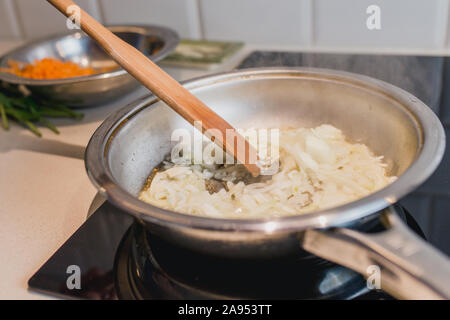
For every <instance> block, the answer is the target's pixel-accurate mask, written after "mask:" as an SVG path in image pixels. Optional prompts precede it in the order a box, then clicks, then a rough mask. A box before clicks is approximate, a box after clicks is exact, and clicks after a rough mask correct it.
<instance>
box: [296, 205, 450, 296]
mask: <svg viewBox="0 0 450 320" xmlns="http://www.w3.org/2000/svg"><path fill="white" fill-rule="evenodd" d="M382 219H385V221H386V222H387V223H388V225H389V229H388V230H386V231H382V232H379V233H361V232H358V231H355V230H350V229H347V228H332V229H327V230H314V229H309V230H307V231H306V232H305V234H304V238H303V243H302V246H303V248H304V249H305V250H307V251H309V252H310V253H312V254H314V255H316V256H319V257H321V258H324V259H327V260H329V261H332V262H334V263H337V264H340V265H343V266H345V267H347V268H350V269H352V270H354V271H356V272H359V273H361V274H362V275H363V276H364V277H366V278H370V279H369V280H370V281H374V280H375V283H373V282H371V284H372V285H374V284H375V287H376V284H377V283H376V279H377V278H376V276H377V275H375V274H374V272H377V271H378V270H379V271H380V273H379V280H380V281H379V284H380V288H381V289H382V290H384V291H385V292H387V293H389V294H390V295H392V296H393V297H395V298H398V299H450V259H449V258H448V257H447V256H445V255H444V254H442V253H441V252H439V251H438V250H436V249H434V248H433V247H432V246H430V245H429V244H427V243H426V242H425V241H424V240H422V239H421V238H420V237H418V236H417V235H416V234H415V233H414V232H412V231H411V230H410V229H409V228H408V227H407V226H406V225H405V224H404V223H403V221H402V220H401V219H400V218H399V217H398V215H397V214H396V212H395V209H394V208H393V207H389V208H387V209H385V210H384V211H383V213H382ZM369 280H368V285H369Z"/></svg>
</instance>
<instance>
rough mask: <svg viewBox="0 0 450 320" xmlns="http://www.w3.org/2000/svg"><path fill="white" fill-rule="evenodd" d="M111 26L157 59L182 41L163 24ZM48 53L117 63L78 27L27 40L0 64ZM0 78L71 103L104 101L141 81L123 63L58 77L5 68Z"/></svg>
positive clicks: (98, 63)
mask: <svg viewBox="0 0 450 320" xmlns="http://www.w3.org/2000/svg"><path fill="white" fill-rule="evenodd" d="M108 29H109V30H111V31H112V32H114V33H115V34H116V35H117V36H119V37H120V38H121V39H123V40H125V41H126V42H128V43H129V44H131V45H132V46H134V47H135V48H137V49H139V50H140V51H141V52H143V53H144V54H145V55H147V56H148V57H149V58H150V59H151V60H152V61H154V62H156V61H159V60H161V59H163V58H164V57H165V56H167V55H168V54H169V53H170V52H172V51H173V50H174V49H175V47H176V46H177V45H178V42H179V38H178V36H177V34H176V33H175V32H174V31H172V30H170V29H168V28H164V27H160V26H151V25H136V26H109V27H108ZM47 57H52V58H57V59H60V60H71V61H73V62H75V63H77V64H79V65H81V66H84V67H87V66H90V67H93V68H101V67H107V66H114V65H115V62H114V61H113V60H112V59H111V58H110V57H109V55H108V54H107V53H106V52H105V51H103V49H102V48H100V46H99V45H98V44H97V43H96V42H95V41H94V40H92V39H91V38H90V37H88V36H87V35H86V34H85V33H84V32H82V31H78V30H75V31H72V32H70V33H66V34H63V35H56V36H50V37H47V38H44V39H39V40H36V41H33V42H30V43H27V44H26V45H24V46H22V47H20V48H18V49H15V50H13V51H11V52H9V53H7V54H5V55H4V56H3V57H1V58H0V67H1V68H7V67H8V60H9V59H11V60H16V61H21V62H27V63H31V62H33V61H34V60H35V59H42V58H47ZM0 80H2V81H5V82H7V83H11V84H17V85H25V86H26V87H27V88H28V89H29V90H30V91H31V92H32V93H34V94H37V95H40V96H42V97H46V98H51V99H52V100H56V101H61V102H63V103H65V104H66V105H68V106H71V107H89V106H95V105H98V104H102V103H105V102H108V101H111V100H114V99H115V98H118V97H120V96H123V95H124V94H126V93H128V92H130V91H132V90H133V89H135V88H136V87H137V86H138V85H139V83H138V82H137V81H136V80H135V79H134V78H133V77H132V76H131V75H130V74H128V73H127V72H126V71H125V70H124V69H122V68H119V67H118V68H117V69H114V70H112V71H109V72H104V73H99V74H94V75H90V76H83V77H73V78H66V79H55V80H37V79H27V78H22V77H18V76H16V75H14V74H10V73H5V72H2V73H0Z"/></svg>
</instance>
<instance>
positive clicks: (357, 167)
mask: <svg viewBox="0 0 450 320" xmlns="http://www.w3.org/2000/svg"><path fill="white" fill-rule="evenodd" d="M279 144H280V151H279V152H280V158H279V159H280V163H279V171H278V172H277V173H276V174H274V175H273V176H271V177H270V178H269V179H262V180H261V181H258V182H254V183H251V182H249V181H245V179H243V178H242V173H243V174H245V170H243V168H242V167H241V166H240V165H233V166H229V167H224V166H223V165H222V166H219V165H213V166H211V165H209V166H207V165H194V164H191V165H188V166H182V165H175V164H173V163H171V162H168V161H165V162H164V163H163V164H162V165H161V167H160V169H158V170H155V172H154V174H153V175H152V176H151V183H148V184H147V185H146V186H145V187H144V189H143V190H142V191H141V193H140V196H139V198H140V199H141V200H143V201H145V202H148V203H150V204H153V205H155V206H158V207H161V208H164V209H169V210H173V211H177V212H180V213H185V214H190V215H198V216H205V217H212V218H232V219H239V218H242V219H250V218H263V217H277V216H290V215H298V214H302V213H306V212H311V211H315V210H320V209H325V208H330V207H335V206H338V205H341V204H344V203H347V202H351V201H354V200H357V199H359V198H362V197H364V196H367V195H368V194H370V193H373V192H375V191H377V190H379V189H381V188H383V187H385V186H386V185H388V184H389V183H391V182H393V181H394V180H395V179H396V178H395V177H393V176H389V175H388V174H387V171H386V164H385V163H384V162H383V157H382V156H380V157H376V156H375V155H374V154H373V153H372V152H371V151H370V150H369V148H368V147H367V146H365V145H364V144H359V143H350V142H348V141H347V140H346V138H345V136H344V135H343V133H342V132H341V131H340V130H339V129H337V128H335V127H333V126H331V125H321V126H319V127H316V128H311V129H305V128H300V129H285V130H280V141H279ZM243 180H244V181H243ZM149 181H150V180H149Z"/></svg>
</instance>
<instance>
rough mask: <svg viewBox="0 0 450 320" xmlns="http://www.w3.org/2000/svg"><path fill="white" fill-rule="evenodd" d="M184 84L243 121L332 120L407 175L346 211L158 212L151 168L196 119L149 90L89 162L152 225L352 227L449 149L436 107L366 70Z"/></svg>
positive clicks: (413, 183)
mask: <svg viewBox="0 0 450 320" xmlns="http://www.w3.org/2000/svg"><path fill="white" fill-rule="evenodd" d="M185 86H186V87H188V88H189V89H191V90H192V92H193V93H194V94H195V95H196V96H198V97H199V98H200V99H201V100H202V101H203V102H205V103H206V104H207V105H208V106H209V107H211V108H212V109H213V110H214V111H216V112H217V113H218V114H219V115H220V116H222V117H223V118H224V119H226V120H227V121H229V122H230V123H231V124H232V125H233V126H235V127H239V128H247V127H270V128H273V127H280V126H292V127H312V126H317V125H320V124H324V123H328V124H332V125H334V126H336V127H338V128H340V129H342V130H343V132H344V133H345V135H346V136H347V137H348V138H349V139H350V140H352V141H355V142H362V143H364V144H366V145H368V146H369V147H370V148H371V149H372V150H373V152H374V153H375V154H377V155H383V156H384V157H385V159H386V162H387V163H388V165H389V173H390V174H392V175H396V176H399V179H398V180H397V181H396V182H394V183H393V184H391V185H390V186H388V187H386V188H384V189H383V190H380V191H379V192H377V193H374V194H372V195H370V196H368V197H365V198H363V199H360V200H358V201H355V202H352V203H349V204H346V205H343V206H340V207H337V208H332V209H329V210H324V211H320V212H315V213H312V214H305V215H301V216H296V217H289V218H282V219H275V220H242V221H241V220H239V221H236V220H218V219H208V218H199V217H191V216H187V215H183V214H177V213H175V212H170V211H166V210H162V209H159V208H155V207H153V206H151V205H149V204H146V203H143V202H141V201H139V200H138V199H137V198H136V196H137V195H138V193H139V191H140V190H141V188H142V186H143V184H144V182H145V180H146V178H147V176H148V175H149V173H150V172H151V170H152V168H153V167H155V166H156V165H157V164H159V163H160V162H161V161H162V160H163V157H164V156H165V155H166V154H167V153H168V152H169V151H170V148H171V143H170V137H171V133H172V131H173V130H175V129H178V128H190V125H189V124H187V123H186V122H185V120H183V119H182V118H181V117H180V116H179V115H177V114H176V113H175V112H174V111H172V110H171V109H170V108H169V107H168V106H166V105H165V104H164V103H163V102H161V101H159V100H157V99H155V98H154V97H153V96H150V97H148V98H144V99H143V100H141V101H137V102H135V103H132V104H130V105H129V106H127V107H125V108H124V109H122V110H120V111H119V112H117V113H115V114H113V115H111V116H110V117H109V118H108V119H107V120H106V121H105V122H104V123H103V124H102V125H101V126H100V127H99V129H98V130H97V131H96V133H95V134H94V136H93V137H92V139H91V142H90V143H89V146H88V149H87V153H86V166H87V169H88V173H89V175H90V177H91V179H92V180H93V182H94V183H95V184H96V186H97V187H98V188H99V190H100V191H101V192H103V193H104V194H105V195H106V196H107V198H108V199H109V200H110V201H111V202H113V203H114V204H116V205H118V206H119V207H121V208H123V209H125V210H127V211H128V212H129V213H131V214H134V215H135V216H137V217H139V219H142V220H143V221H146V222H148V223H151V224H153V225H158V226H165V227H168V226H172V227H177V228H181V229H183V228H185V229H186V228H190V229H196V230H201V229H203V230H205V232H206V231H207V230H222V231H226V230H229V231H233V232H235V231H243V232H246V231H248V232H255V231H262V232H267V230H269V229H270V232H276V231H293V230H301V229H304V228H310V227H328V226H336V225H342V224H346V223H349V222H351V221H353V220H355V219H359V218H362V217H364V216H367V215H369V214H371V213H373V212H375V211H377V210H380V209H382V208H384V207H386V206H388V205H390V204H392V203H394V202H396V201H397V200H398V199H399V198H400V197H402V196H404V195H405V194H407V193H408V192H410V191H411V190H413V189H414V188H416V187H417V186H418V185H419V184H420V183H422V182H423V181H424V180H425V179H426V178H428V177H429V175H430V174H431V173H432V172H433V171H434V170H435V168H436V167H437V165H438V164H439V162H440V160H441V158H442V154H443V151H444V147H445V137H444V131H443V128H442V125H441V124H440V121H439V120H438V118H437V117H436V116H435V115H434V113H433V112H432V111H431V109H429V108H428V107H427V106H426V105H424V104H423V103H422V102H421V101H419V100H418V99H417V98H415V97H414V96H412V95H411V94H409V93H407V92H405V91H403V90H401V89H399V88H397V87H394V86H392V85H390V84H387V83H384V82H382V81H378V80H375V79H372V78H368V77H365V76H361V75H355V74H350V73H345V72H339V71H331V70H320V69H304V68H296V69H291V68H287V69H271V68H266V69H249V70H244V71H237V72H231V73H226V74H219V75H215V76H210V77H205V78H200V79H197V80H193V81H189V82H187V83H185ZM191 130H192V129H191ZM268 223H270V228H269V229H268V226H269V224H268Z"/></svg>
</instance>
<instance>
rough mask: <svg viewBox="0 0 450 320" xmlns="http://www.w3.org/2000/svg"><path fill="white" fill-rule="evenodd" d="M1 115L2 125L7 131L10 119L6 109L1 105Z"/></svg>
mask: <svg viewBox="0 0 450 320" xmlns="http://www.w3.org/2000/svg"><path fill="white" fill-rule="evenodd" d="M0 115H1V116H2V125H3V128H4V129H5V130H8V129H9V122H8V117H7V116H6V112H5V107H4V106H3V104H2V103H0Z"/></svg>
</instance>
